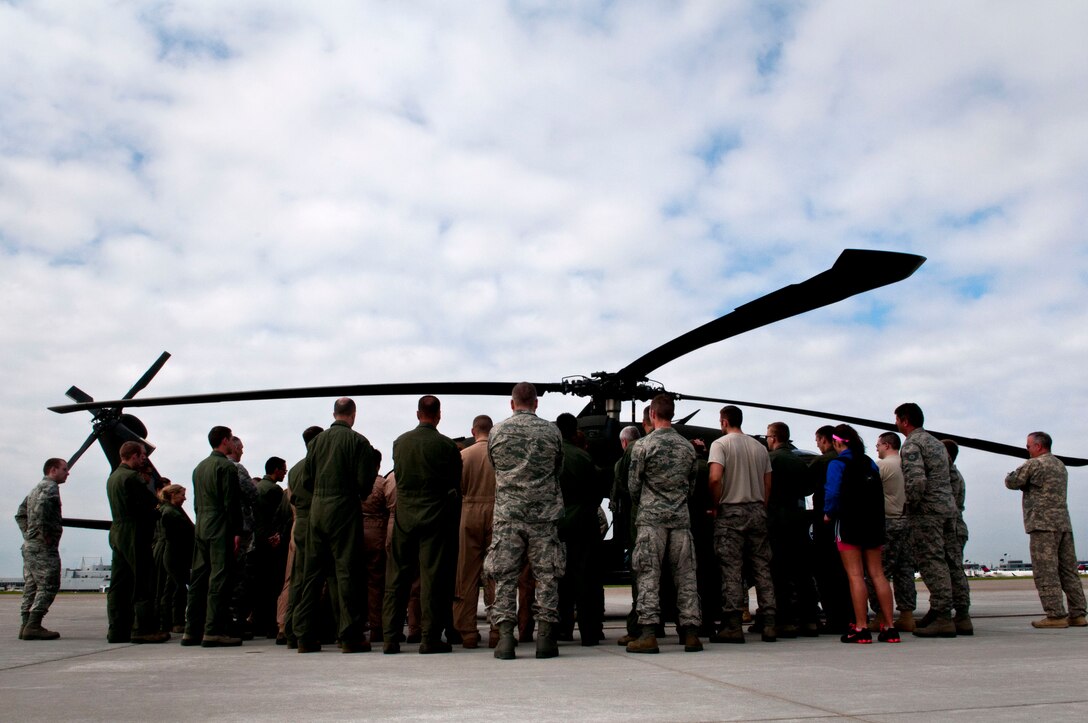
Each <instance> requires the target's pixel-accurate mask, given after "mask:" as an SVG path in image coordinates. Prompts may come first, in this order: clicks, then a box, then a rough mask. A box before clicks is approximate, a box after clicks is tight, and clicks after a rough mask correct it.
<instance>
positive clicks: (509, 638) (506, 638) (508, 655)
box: [495, 620, 515, 660]
mask: <svg viewBox="0 0 1088 723" xmlns="http://www.w3.org/2000/svg"><path fill="white" fill-rule="evenodd" d="M514 644H515V643H514V621H513V620H507V621H505V622H501V623H499V642H498V644H497V645H495V657H496V658H498V659H499V660H513V659H514Z"/></svg>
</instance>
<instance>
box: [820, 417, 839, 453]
mask: <svg viewBox="0 0 1088 723" xmlns="http://www.w3.org/2000/svg"><path fill="white" fill-rule="evenodd" d="M834 435H835V428H834V427H832V426H831V425H830V424H825V425H824V426H822V427H820V428H819V429H817V430H816V449H818V450H820V454H827V453H828V452H829V451H831V450H832V449H834V448H835V445H833V444H832V443H831V438H832V437H833V436H834Z"/></svg>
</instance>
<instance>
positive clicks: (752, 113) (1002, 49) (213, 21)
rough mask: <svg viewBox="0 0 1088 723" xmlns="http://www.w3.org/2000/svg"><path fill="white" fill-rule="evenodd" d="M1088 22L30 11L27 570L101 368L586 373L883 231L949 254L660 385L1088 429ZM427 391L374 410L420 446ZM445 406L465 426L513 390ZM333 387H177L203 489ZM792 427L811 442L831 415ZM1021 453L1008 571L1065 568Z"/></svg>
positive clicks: (4, 46)
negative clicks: (237, 394)
mask: <svg viewBox="0 0 1088 723" xmlns="http://www.w3.org/2000/svg"><path fill="white" fill-rule="evenodd" d="M1085 27H1088V5H1085V4H1082V3H1072V2H1049V3H1048V2H1043V3H1031V4H1025V3H1019V2H957V3H942V2H920V3H881V2H871V3H856V2H826V3H825V2H813V3H808V2H772V3H763V2H759V3H757V2H718V1H708V2H686V3H674V2H668V3H653V2H637V3H612V2H531V1H524V2H519V1H510V2H504V3H499V2H474V3H444V2H431V3H426V2H421V3H400V2H397V3H394V2H319V3H312V2H276V3H265V2H246V1H244V0H239V1H238V2H232V3H214V2H187V3H178V4H174V3H168V2H143V3H141V2H131V3H108V4H107V3H70V2H19V1H18V0H16V1H15V2H10V1H8V2H0V263H2V264H3V266H2V273H0V314H2V318H3V323H2V324H0V340H2V343H0V370H2V376H0V380H2V382H3V383H2V385H0V409H2V410H3V415H2V417H0V464H2V467H3V469H4V474H3V481H2V482H0V485H2V489H3V490H4V493H5V494H4V495H3V496H4V499H6V500H7V508H8V515H9V516H8V517H7V519H8V520H9V521H8V522H7V523H4V524H2V525H0V575H16V574H18V573H19V571H20V569H21V561H20V558H19V553H18V545H19V534H18V531H17V529H16V527H15V525H14V523H13V522H12V521H11V517H10V515H12V514H14V512H15V508H16V506H17V505H18V502H19V500H21V499H22V497H23V496H24V495H25V494H26V492H27V491H28V490H29V489H30V487H31V486H32V485H33V484H34V483H35V482H36V481H37V480H38V479H40V468H41V464H42V462H43V461H44V459H45V458H47V457H50V456H61V457H67V456H69V455H70V454H72V453H73V452H74V451H75V450H76V448H78V446H79V445H80V443H81V442H82V441H83V439H84V438H85V437H86V435H87V433H88V432H89V431H90V430H89V424H88V423H89V419H90V415H88V414H81V415H68V416H58V415H55V414H53V413H51V412H48V411H46V409H45V408H46V406H48V405H51V404H58V403H62V402H64V401H66V400H65V397H64V391H65V390H66V389H67V388H68V386H69V385H72V384H76V385H78V386H80V387H81V388H82V389H84V390H86V391H87V392H88V393H89V394H91V395H92V396H95V397H97V398H116V397H118V396H120V395H121V394H123V393H124V392H125V391H126V390H127V389H128V388H129V386H130V385H131V384H132V383H133V381H134V380H135V379H136V378H138V377H139V376H140V374H141V373H143V371H144V369H145V368H147V366H149V365H150V364H151V363H152V362H153V361H154V360H155V358H156V357H157V356H158V355H159V353H160V352H162V351H163V350H168V351H169V352H171V353H172V354H173V358H172V359H171V361H170V362H169V363H168V364H167V365H166V367H165V369H163V371H162V372H161V373H160V374H159V375H158V377H157V378H156V379H155V380H154V382H153V383H152V385H151V387H150V388H149V389H147V390H145V391H144V392H143V395H144V396H149V395H165V394H188V393H200V392H214V391H225V390H239V389H254V388H263V387H295V386H310V385H326V384H338V383H339V384H353V383H370V382H398V381H461V380H465V381H477V380H480V381H482V380H513V381H517V380H519V379H523V378H525V379H531V380H534V381H557V380H558V379H559V378H560V377H562V376H566V375H574V374H589V373H592V372H595V371H599V370H616V369H619V368H620V367H622V366H623V365H625V364H626V363H628V362H629V361H631V360H633V359H634V358H636V357H638V356H640V355H641V354H643V353H644V352H646V351H648V350H649V349H651V348H654V347H656V346H658V345H659V344H661V343H663V342H665V341H667V340H668V339H670V338H672V337H673V336H676V335H677V334H680V333H682V332H684V331H687V330H688V329H690V328H692V327H694V326H697V325H699V324H702V323H704V322H706V321H709V320H710V319H713V318H715V317H716V316H718V315H720V314H723V313H725V312H727V311H729V310H731V309H733V308H734V307H736V306H738V305H740V304H743V303H745V302H746V301H749V300H751V299H753V298H755V297H757V296H761V295H763V294H765V293H768V292H770V291H773V290H775V289H777V288H779V287H781V286H784V285H786V284H789V283H793V282H796V281H800V280H803V279H806V278H808V277H810V276H812V275H814V274H816V273H818V272H820V271H822V270H824V269H826V268H828V267H829V266H830V265H831V263H832V262H833V261H834V260H835V258H836V257H837V256H838V254H839V253H840V252H841V251H842V249H844V248H869V249H884V250H895V251H906V252H911V253H916V254H921V255H924V256H926V257H928V261H927V263H926V264H925V265H924V266H923V267H922V268H921V269H920V270H919V271H918V272H917V273H916V274H915V275H914V277H912V278H911V279H909V280H907V281H905V282H903V283H900V284H898V285H895V286H891V287H887V288H884V289H880V290H878V291H876V292H873V293H869V294H866V295H864V296H861V297H858V298H855V299H851V300H848V301H846V302H843V303H840V304H837V305H835V306H833V307H829V308H826V309H823V310H819V311H816V312H812V313H809V314H807V315H804V316H802V317H798V318H796V319H793V320H789V321H786V322H782V323H779V324H776V325H774V326H772V327H768V328H765V329H761V330H758V331H756V332H752V333H749V334H746V335H744V336H742V337H738V338H735V339H732V340H730V341H726V342H723V343H720V344H716V345H713V346H710V347H707V348H705V349H702V350H700V351H697V352H695V353H693V354H690V355H689V356H687V357H685V358H683V359H681V360H677V361H675V362H673V363H671V364H669V365H666V366H665V367H663V368H661V369H659V370H657V371H656V372H655V373H654V374H653V375H652V376H653V377H654V378H655V379H658V380H660V381H661V382H663V383H664V384H665V385H666V386H667V387H668V388H669V389H672V390H675V391H680V392H686V393H689V394H696V395H700V394H701V395H710V396H723V397H730V398H736V399H751V400H754V401H765V402H769V403H776V404H784V405H792V406H802V407H809V408H816V409H829V410H836V411H841V412H843V413H845V414H853V415H857V416H863V417H870V418H877V419H885V420H888V421H890V420H891V413H892V410H893V409H894V408H895V406H896V405H897V404H899V403H901V402H903V401H908V400H913V401H917V402H918V403H919V404H921V405H922V407H923V409H924V410H925V411H926V415H927V422H928V423H929V424H928V425H927V426H932V427H933V428H935V429H941V430H944V431H948V432H954V433H958V434H963V435H968V436H976V437H983V438H989V439H994V440H998V441H1001V442H1006V443H1010V444H1015V445H1021V444H1023V441H1024V436H1025V434H1026V433H1027V432H1029V431H1032V430H1035V429H1045V430H1047V431H1050V432H1051V433H1052V434H1053V436H1054V438H1055V448H1056V451H1059V452H1062V453H1067V454H1070V455H1076V456H1088V420H1086V418H1085V415H1084V414H1083V410H1084V408H1085V407H1086V405H1088V382H1086V380H1085V376H1084V368H1085V362H1086V360H1088V304H1086V303H1085V302H1086V301H1088V299H1086V293H1085V283H1086V280H1088V253H1086V251H1088V246H1086V244H1085V240H1084V239H1085V228H1086V227H1088V205H1086V204H1085V198H1088V93H1085V92H1084V90H1085V88H1086V87H1088V46H1086V45H1085V43H1084V42H1083V40H1084V38H1083V35H1084V33H1083V31H1084V28H1085ZM414 401H415V400H414V399H406V398H375V399H365V400H361V409H360V415H359V423H358V428H359V429H360V431H362V432H363V433H364V434H366V435H367V436H368V437H369V438H370V439H371V441H372V442H373V443H374V444H375V446H377V447H378V448H379V449H381V450H383V451H384V452H385V454H386V455H387V456H388V454H389V451H390V447H391V443H392V440H393V439H394V438H395V437H396V436H397V435H398V434H399V433H401V432H403V431H405V430H407V429H409V428H411V427H412V426H413V425H414V423H415V419H414V414H413V412H414ZM444 401H445V410H444V419H443V424H442V426H441V429H442V431H445V432H446V433H447V434H450V435H451V436H453V435H460V434H466V433H467V432H468V427H469V424H470V422H471V418H472V416H473V415H475V414H477V413H482V412H486V413H490V414H491V415H493V416H494V417H496V418H502V417H504V416H505V415H506V412H507V411H508V409H509V407H508V403H507V400H504V399H498V398H461V399H454V398H450V399H446V400H444ZM582 404H583V402H582V400H579V399H574V398H570V397H566V398H564V397H562V396H558V397H557V396H547V397H545V398H544V399H543V402H542V405H541V414H543V415H546V416H548V417H550V418H554V416H555V415H556V414H558V413H560V412H563V411H575V412H576V411H577V410H579V409H580V408H581V407H582ZM331 406H332V400H331V399H328V400H325V399H320V400H303V401H297V402H276V403H268V402H266V403H245V404H233V405H206V406H199V407H189V408H167V409H147V410H142V411H140V412H139V414H140V417H141V419H142V420H143V421H144V422H145V424H146V425H147V427H148V428H149V430H150V431H149V435H148V436H149V439H150V441H151V442H153V443H154V444H156V445H157V446H158V450H157V451H156V453H155V454H154V456H153V459H154V461H155V462H156V464H157V466H158V468H159V469H160V471H162V473H163V474H164V475H166V476H168V477H171V478H173V479H174V480H175V481H180V482H182V483H183V484H188V482H189V476H190V474H191V470H192V468H193V466H194V465H195V464H196V463H197V462H198V461H199V460H200V459H201V458H203V457H204V456H205V455H206V454H207V451H208V448H207V442H206V436H205V435H206V433H207V430H208V429H209V428H210V427H211V426H212V425H214V424H226V425H229V426H231V427H232V428H233V429H234V430H235V431H236V433H238V434H239V435H240V436H241V437H242V438H243V440H245V442H246V447H247V456H246V458H245V459H244V460H243V461H244V462H246V463H248V466H249V468H250V470H251V471H253V472H259V471H260V470H261V468H262V467H263V462H264V460H265V459H266V458H267V457H269V456H271V455H278V456H282V457H285V458H287V459H288V460H289V461H290V462H294V461H295V460H296V459H297V458H299V457H300V456H301V455H302V453H303V447H302V442H301V439H300V436H299V435H300V432H301V431H302V429H303V428H305V427H306V426H308V425H310V424H314V423H322V424H323V423H327V422H328V421H330V412H331ZM702 407H703V409H702V411H701V412H700V413H699V415H698V416H697V417H696V419H695V421H696V422H701V423H703V424H706V425H713V424H714V423H715V420H716V413H715V410H714V409H713V408H712V406H711V405H702ZM698 408H700V406H699V405H694V404H692V403H682V404H681V405H680V408H679V410H678V411H679V413H680V414H681V415H686V414H688V413H690V412H693V411H695V410H696V409H698ZM780 417H782V415H779V414H773V413H769V412H762V411H759V410H751V411H750V412H749V414H748V416H747V418H746V423H745V428H746V429H747V431H750V432H762V431H763V430H764V428H765V426H766V424H767V423H768V422H771V421H775V420H776V419H778V418H780ZM784 419H785V421H787V422H788V423H790V424H791V426H792V427H793V429H794V437H795V440H796V441H797V442H798V443H799V444H800V445H801V446H804V447H809V448H811V447H812V442H811V439H812V431H813V430H814V429H815V427H816V426H818V424H819V423H820V421H819V420H814V419H809V418H805V417H789V416H787V417H784ZM862 431H863V435H864V436H865V437H866V441H867V442H869V443H871V442H872V441H873V439H874V438H875V434H876V433H875V432H873V431H872V430H862ZM1017 464H1018V462H1017V461H1016V460H1014V459H1012V458H1008V457H1000V456H995V455H990V454H983V453H977V452H971V451H969V450H968V451H965V452H964V453H963V454H962V456H961V462H960V467H961V469H962V471H963V473H964V475H965V477H966V479H967V483H968V498H967V500H968V502H967V504H968V509H967V515H966V518H967V522H968V525H969V526H970V529H971V541H970V542H969V543H968V547H967V557H968V558H970V559H972V560H981V561H987V562H996V561H997V559H998V558H1000V557H1001V556H1002V555H1004V554H1005V553H1008V554H1009V555H1010V556H1012V557H1024V558H1026V557H1027V537H1026V535H1025V534H1024V532H1023V527H1022V523H1021V514H1020V499H1019V494H1018V493H1013V492H1009V491H1007V490H1005V488H1004V485H1003V477H1004V475H1005V473H1006V472H1008V471H1009V470H1011V469H1013V468H1014V467H1015V466H1016V465H1017ZM108 472H109V469H108V465H107V464H106V462H105V458H104V457H103V456H102V455H101V454H100V453H98V452H97V451H91V452H89V453H88V454H87V455H86V456H85V457H84V458H83V459H82V460H81V461H80V462H79V464H78V465H77V466H76V467H75V468H74V471H73V474H72V476H71V478H70V479H69V481H68V483H67V484H66V485H65V486H64V488H63V497H64V511H65V513H66V515H68V516H71V517H92V518H95V517H97V518H102V517H108V514H109V511H108V505H107V504H106V499H105V493H104V481H105V478H106V476H107V475H108ZM1086 483H1088V473H1086V472H1085V470H1084V469H1083V468H1081V469H1076V470H1073V471H1072V472H1071V478H1070V507H1071V509H1072V510H1073V514H1074V522H1075V527H1076V533H1077V534H1078V536H1079V537H1080V538H1081V540H1082V543H1081V544H1082V547H1083V546H1084V545H1085V544H1088V543H1086V542H1084V540H1086V539H1088V537H1086V534H1085V533H1086V532H1088V530H1086V529H1085V528H1086V525H1088V504H1086V502H1088V491H1086V487H1088V485H1086ZM61 550H62V554H63V557H64V559H65V561H66V563H71V564H76V563H78V561H79V560H78V558H79V557H80V556H83V555H89V556H104V557H106V558H108V555H109V548H108V543H107V541H106V535H105V533H101V532H89V531H77V530H69V531H67V532H66V533H65V536H64V540H63V542H62V547H61ZM1080 556H1081V557H1082V558H1083V557H1086V556H1088V550H1081V553H1080Z"/></svg>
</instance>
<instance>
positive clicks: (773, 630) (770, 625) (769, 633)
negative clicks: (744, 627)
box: [759, 615, 778, 643]
mask: <svg viewBox="0 0 1088 723" xmlns="http://www.w3.org/2000/svg"><path fill="white" fill-rule="evenodd" d="M774 623H775V620H774V615H764V616H763V630H762V631H761V632H760V634H759V639H760V640H762V641H763V642H765V643H773V642H776V641H777V640H778V628H777V627H776V626H775V624H774Z"/></svg>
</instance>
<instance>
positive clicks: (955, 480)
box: [944, 462, 971, 614]
mask: <svg viewBox="0 0 1088 723" xmlns="http://www.w3.org/2000/svg"><path fill="white" fill-rule="evenodd" d="M948 479H949V484H950V486H951V488H952V500H953V502H954V504H955V506H956V515H955V518H954V521H955V527H954V530H955V531H954V532H953V534H951V535H949V536H948V537H946V538H945V541H944V544H945V557H946V558H947V559H948V561H949V563H948V570H949V572H950V573H951V578H952V607H953V608H955V610H956V612H957V613H958V614H962V613H965V612H967V608H968V607H970V605H971V588H970V586H969V585H968V583H967V573H965V572H964V571H963V548H964V547H966V546H967V523H966V522H964V521H963V510H964V507H965V504H966V501H967V487H966V485H965V483H964V481H963V475H962V474H960V471H959V470H958V469H956V465H955V464H953V463H951V462H949V464H948Z"/></svg>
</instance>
